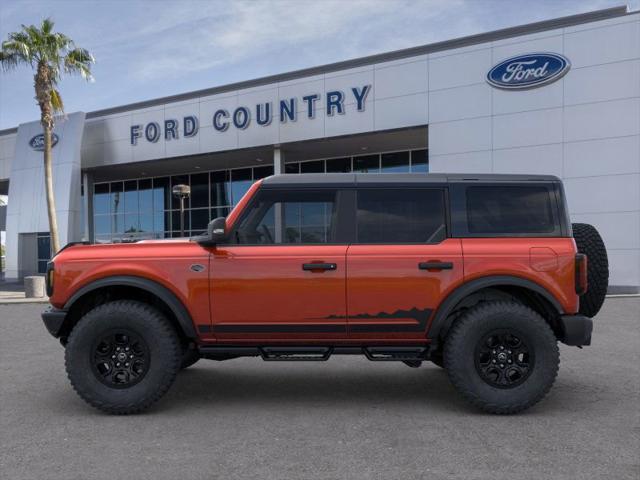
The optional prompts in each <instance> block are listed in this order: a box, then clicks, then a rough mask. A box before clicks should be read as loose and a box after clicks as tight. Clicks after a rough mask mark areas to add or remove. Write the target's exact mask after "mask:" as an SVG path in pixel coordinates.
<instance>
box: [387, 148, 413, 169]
mask: <svg viewBox="0 0 640 480" xmlns="http://www.w3.org/2000/svg"><path fill="white" fill-rule="evenodd" d="M382 173H409V152H394V153H383V154H382Z"/></svg>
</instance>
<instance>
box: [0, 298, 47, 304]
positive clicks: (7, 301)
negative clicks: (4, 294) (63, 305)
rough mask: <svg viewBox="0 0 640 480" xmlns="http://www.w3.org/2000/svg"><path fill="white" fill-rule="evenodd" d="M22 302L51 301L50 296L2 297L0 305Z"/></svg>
mask: <svg viewBox="0 0 640 480" xmlns="http://www.w3.org/2000/svg"><path fill="white" fill-rule="evenodd" d="M22 303H49V298H0V305H19V304H22Z"/></svg>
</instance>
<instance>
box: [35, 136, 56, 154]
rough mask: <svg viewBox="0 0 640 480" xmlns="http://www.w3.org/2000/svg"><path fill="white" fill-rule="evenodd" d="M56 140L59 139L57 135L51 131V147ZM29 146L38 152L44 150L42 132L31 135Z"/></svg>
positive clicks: (54, 144)
mask: <svg viewBox="0 0 640 480" xmlns="http://www.w3.org/2000/svg"><path fill="white" fill-rule="evenodd" d="M58 140H59V139H58V135H56V134H55V133H52V134H51V148H53V147H55V146H56V143H58ZM29 146H30V147H31V148H33V149H34V150H37V151H38V152H43V151H44V133H39V134H38V135H36V136H35V137H33V138H32V139H31V140H29Z"/></svg>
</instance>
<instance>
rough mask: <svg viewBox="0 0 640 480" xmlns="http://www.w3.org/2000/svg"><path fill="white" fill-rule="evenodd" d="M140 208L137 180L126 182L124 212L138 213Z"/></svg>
mask: <svg viewBox="0 0 640 480" xmlns="http://www.w3.org/2000/svg"><path fill="white" fill-rule="evenodd" d="M138 208H139V203H138V182H137V181H136V180H129V181H127V182H124V211H125V212H137V211H138Z"/></svg>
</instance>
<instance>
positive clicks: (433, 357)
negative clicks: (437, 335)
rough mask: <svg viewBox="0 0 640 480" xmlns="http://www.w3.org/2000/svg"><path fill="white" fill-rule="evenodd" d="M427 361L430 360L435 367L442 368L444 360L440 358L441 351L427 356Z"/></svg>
mask: <svg viewBox="0 0 640 480" xmlns="http://www.w3.org/2000/svg"><path fill="white" fill-rule="evenodd" d="M429 360H431V363H433V364H434V365H435V366H437V367H440V368H444V358H443V357H442V351H441V350H440V351H437V352H432V353H431V355H430V356H429Z"/></svg>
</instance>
